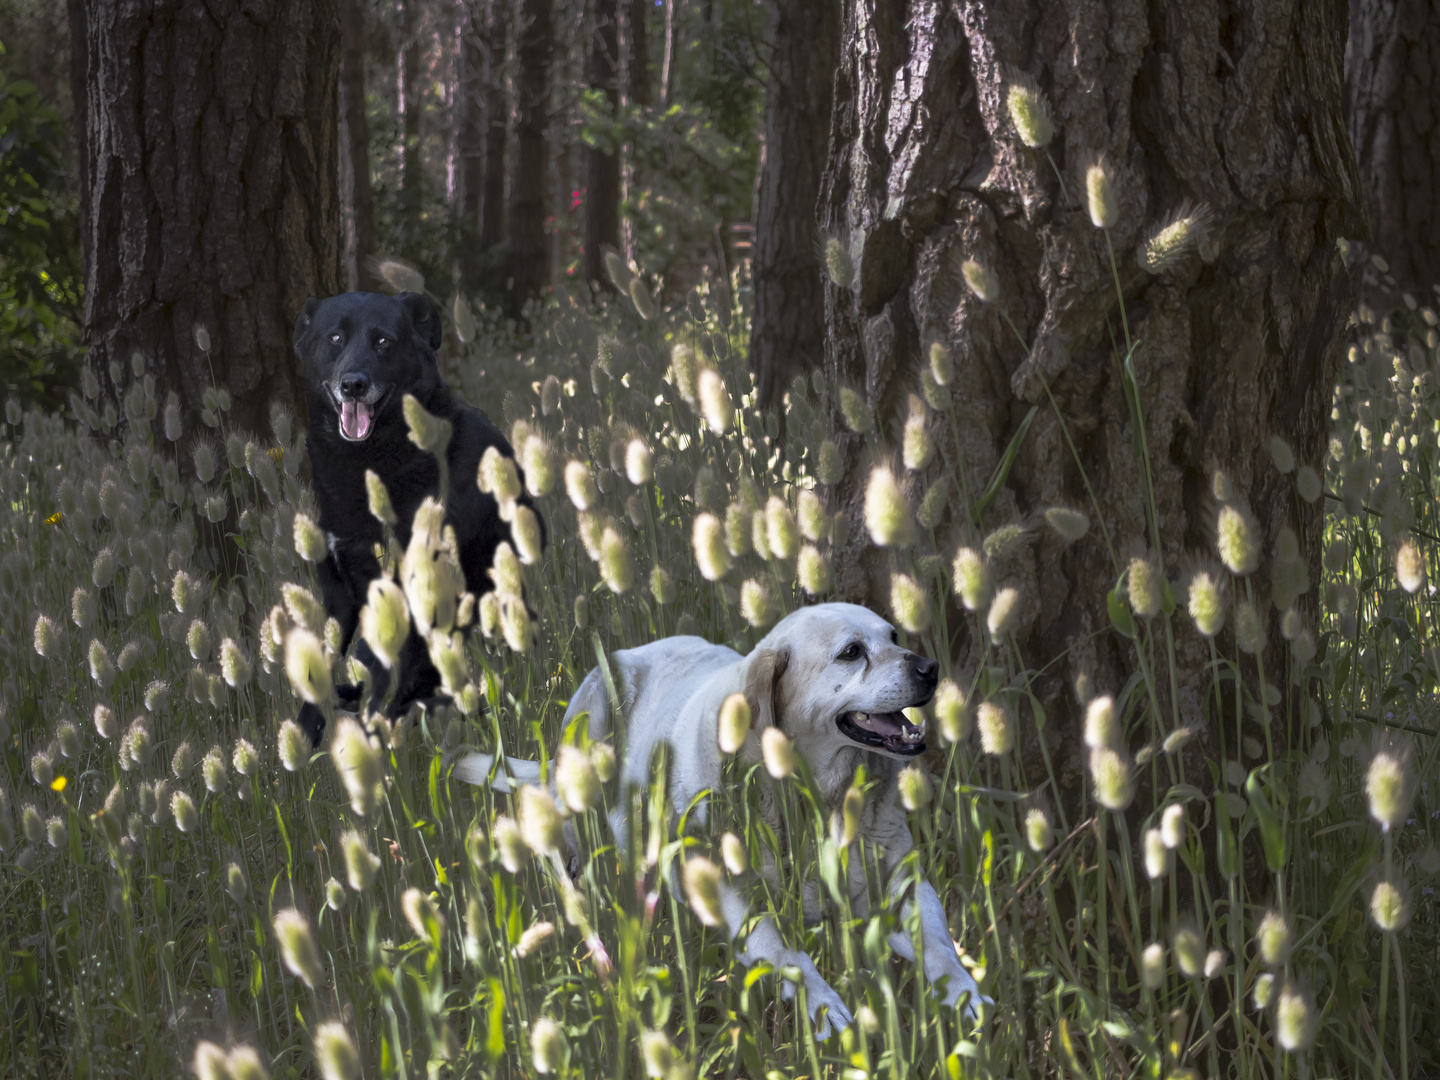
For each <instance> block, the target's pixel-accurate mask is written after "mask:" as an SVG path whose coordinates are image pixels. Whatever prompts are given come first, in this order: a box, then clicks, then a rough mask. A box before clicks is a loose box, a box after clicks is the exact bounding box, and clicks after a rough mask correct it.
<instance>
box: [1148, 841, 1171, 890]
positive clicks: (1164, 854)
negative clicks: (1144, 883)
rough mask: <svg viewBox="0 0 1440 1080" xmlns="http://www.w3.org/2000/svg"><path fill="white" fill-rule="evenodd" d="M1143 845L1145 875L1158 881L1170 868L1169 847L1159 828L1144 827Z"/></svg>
mask: <svg viewBox="0 0 1440 1080" xmlns="http://www.w3.org/2000/svg"><path fill="white" fill-rule="evenodd" d="M1143 847H1144V849H1145V876H1146V877H1148V878H1149V879H1150V880H1151V881H1159V880H1160V879H1161V878H1163V877H1164V876H1165V875H1166V873H1167V872H1168V871H1169V870H1170V849H1169V848H1167V847H1166V846H1165V840H1164V838H1163V837H1162V836H1161V835H1160V830H1159V829H1146V830H1145V839H1144V844H1143Z"/></svg>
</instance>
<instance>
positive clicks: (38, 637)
mask: <svg viewBox="0 0 1440 1080" xmlns="http://www.w3.org/2000/svg"><path fill="white" fill-rule="evenodd" d="M60 640H61V638H60V627H59V626H58V625H57V624H56V622H55V620H54V619H52V618H50V616H49V615H40V616H38V617H37V618H36V619H35V651H36V652H37V653H39V654H40V655H41V656H43V657H46V658H49V657H52V656H55V655H57V654H58V653H59V651H60ZM96 681H97V682H98V681H99V680H98V679H97V680H96Z"/></svg>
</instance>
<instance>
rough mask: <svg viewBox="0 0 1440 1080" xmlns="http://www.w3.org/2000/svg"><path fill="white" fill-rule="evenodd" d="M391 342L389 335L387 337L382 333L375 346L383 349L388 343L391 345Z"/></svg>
mask: <svg viewBox="0 0 1440 1080" xmlns="http://www.w3.org/2000/svg"><path fill="white" fill-rule="evenodd" d="M389 344H390V339H389V338H388V337H386V336H385V335H384V334H381V335H380V336H379V337H377V338H376V339H375V346H376V348H380V349H383V348H384V347H385V346H386V345H389Z"/></svg>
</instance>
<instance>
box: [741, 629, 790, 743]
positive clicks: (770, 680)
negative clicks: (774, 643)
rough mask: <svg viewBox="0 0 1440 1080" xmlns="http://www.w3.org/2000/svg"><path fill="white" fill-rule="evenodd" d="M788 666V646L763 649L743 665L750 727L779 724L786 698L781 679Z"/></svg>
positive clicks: (760, 727)
mask: <svg viewBox="0 0 1440 1080" xmlns="http://www.w3.org/2000/svg"><path fill="white" fill-rule="evenodd" d="M789 666H790V650H789V649H765V650H764V651H763V652H758V653H756V654H755V655H754V656H752V657H750V663H749V664H748V665H747V666H746V668H745V701H746V703H747V704H748V705H749V706H750V717H751V720H750V726H751V728H752V730H755V731H763V730H764V729H765V728H767V727H771V726H774V727H780V726H781V725H780V718H781V717H782V716H783V715H784V714H785V699H784V696H783V695H782V694H781V692H780V680H781V678H782V677H783V676H784V674H785V669H786V668H788V667H789Z"/></svg>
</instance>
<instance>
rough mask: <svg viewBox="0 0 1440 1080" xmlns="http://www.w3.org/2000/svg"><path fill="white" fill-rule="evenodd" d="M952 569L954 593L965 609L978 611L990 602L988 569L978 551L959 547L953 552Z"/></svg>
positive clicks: (990, 586)
mask: <svg viewBox="0 0 1440 1080" xmlns="http://www.w3.org/2000/svg"><path fill="white" fill-rule="evenodd" d="M953 570H954V580H955V594H956V595H957V596H959V597H960V602H961V603H962V604H964V605H965V610H966V611H979V610H980V609H981V608H983V607H985V606H986V605H987V604H989V603H990V593H991V588H992V585H991V580H990V569H989V567H987V566H986V565H985V557H984V556H983V555H981V554H980V552H978V551H976V550H975V549H974V548H971V547H962V548H960V550H959V551H957V552H956V553H955V565H954V567H953Z"/></svg>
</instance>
